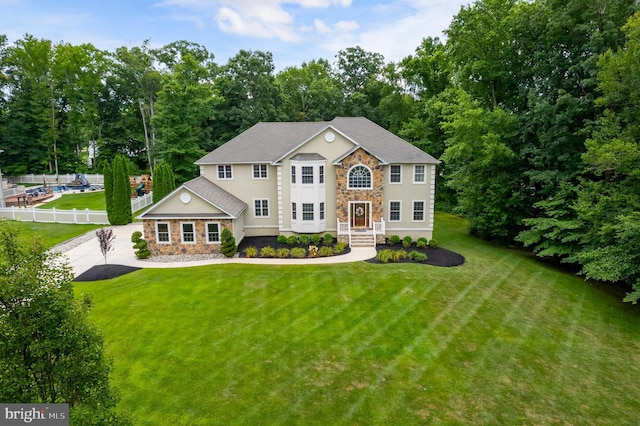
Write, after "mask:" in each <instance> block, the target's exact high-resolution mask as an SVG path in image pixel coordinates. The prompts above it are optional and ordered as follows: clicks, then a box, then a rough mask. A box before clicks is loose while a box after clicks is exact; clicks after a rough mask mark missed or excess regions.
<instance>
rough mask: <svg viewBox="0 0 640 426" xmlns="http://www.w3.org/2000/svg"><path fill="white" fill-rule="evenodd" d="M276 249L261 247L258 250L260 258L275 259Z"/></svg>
mask: <svg viewBox="0 0 640 426" xmlns="http://www.w3.org/2000/svg"><path fill="white" fill-rule="evenodd" d="M275 255H276V249H274V248H273V247H271V246H266V247H262V248H261V249H260V257H275Z"/></svg>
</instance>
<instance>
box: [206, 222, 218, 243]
mask: <svg viewBox="0 0 640 426" xmlns="http://www.w3.org/2000/svg"><path fill="white" fill-rule="evenodd" d="M219 242H220V224H219V223H218V222H208V223H207V243H219Z"/></svg>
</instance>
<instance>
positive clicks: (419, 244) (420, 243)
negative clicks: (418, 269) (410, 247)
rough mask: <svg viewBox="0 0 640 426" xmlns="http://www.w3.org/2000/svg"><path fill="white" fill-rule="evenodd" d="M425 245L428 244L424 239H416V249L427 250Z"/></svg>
mask: <svg viewBox="0 0 640 426" xmlns="http://www.w3.org/2000/svg"><path fill="white" fill-rule="evenodd" d="M427 244H428V241H427V239H426V238H425V237H420V238H418V241H416V247H418V248H422V249H423V248H427Z"/></svg>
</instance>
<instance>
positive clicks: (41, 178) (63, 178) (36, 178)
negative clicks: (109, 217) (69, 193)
mask: <svg viewBox="0 0 640 426" xmlns="http://www.w3.org/2000/svg"><path fill="white" fill-rule="evenodd" d="M84 176H85V177H86V178H87V181H88V182H89V184H91V185H104V176H103V175H100V174H85V175H84ZM75 178H76V175H75V174H73V173H67V174H62V175H57V176H56V175H45V174H41V175H36V174H30V175H22V176H8V177H7V179H8V180H9V182H12V183H37V184H44V183H45V182H46V184H47V185H57V184H60V185H65V184H67V183H69V182H73V181H74V180H75Z"/></svg>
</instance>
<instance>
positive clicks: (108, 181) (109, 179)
mask: <svg viewBox="0 0 640 426" xmlns="http://www.w3.org/2000/svg"><path fill="white" fill-rule="evenodd" d="M102 173H103V176H104V201H105V203H106V206H107V219H108V220H109V223H113V170H112V169H111V166H110V165H109V162H108V161H105V163H104V167H103V169H102ZM132 242H133V241H132Z"/></svg>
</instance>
